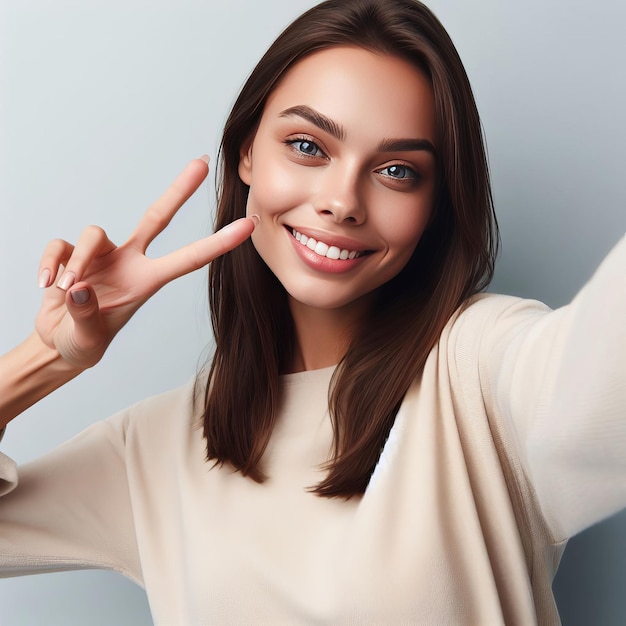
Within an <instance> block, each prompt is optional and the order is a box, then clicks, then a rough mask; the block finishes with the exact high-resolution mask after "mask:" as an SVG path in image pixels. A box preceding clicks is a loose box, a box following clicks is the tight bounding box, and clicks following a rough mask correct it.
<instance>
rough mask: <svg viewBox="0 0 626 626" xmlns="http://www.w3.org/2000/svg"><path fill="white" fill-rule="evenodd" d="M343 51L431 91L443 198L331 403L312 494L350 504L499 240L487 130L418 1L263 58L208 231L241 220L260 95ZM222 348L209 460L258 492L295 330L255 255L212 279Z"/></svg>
mask: <svg viewBox="0 0 626 626" xmlns="http://www.w3.org/2000/svg"><path fill="white" fill-rule="evenodd" d="M338 45H353V46H359V47H362V48H364V49H366V50H369V51H372V52H377V53H383V54H391V55H397V56H399V57H402V58H403V59H407V60H409V61H410V62H412V63H414V64H415V65H416V66H417V67H418V68H420V69H421V70H422V71H423V72H424V73H425V74H426V75H427V76H428V77H429V79H430V82H431V84H432V89H433V93H434V100H435V115H436V137H435V141H436V146H437V153H438V157H437V158H438V161H437V168H438V188H437V194H436V200H435V207H434V213H433V218H432V221H431V224H430V226H429V228H428V229H427V231H426V232H425V233H424V235H423V236H422V238H421V240H420V242H419V244H418V246H417V248H416V250H415V252H414V254H413V256H412V258H411V259H410V261H409V263H408V264H407V265H406V267H405V268H404V269H403V270H402V271H401V272H400V274H399V275H398V276H396V277H395V278H394V279H393V280H391V281H390V282H389V283H387V284H386V285H384V286H383V287H382V288H381V289H380V290H379V295H380V297H379V298H378V299H377V302H376V305H375V307H374V309H373V311H372V312H371V314H370V315H369V317H368V319H367V320H366V321H365V322H364V324H363V325H362V327H361V328H359V329H358V330H357V332H356V334H355V336H354V337H353V338H352V340H351V343H350V346H349V349H348V351H347V353H346V354H345V356H344V357H343V359H342V360H341V362H340V363H339V365H338V367H337V369H336V371H335V373H334V375H333V381H332V384H331V392H330V395H329V407H330V414H331V418H332V423H333V429H334V454H333V456H332V459H331V461H329V463H328V465H327V470H328V473H327V475H326V478H325V479H324V480H323V481H322V482H321V483H320V484H319V485H317V486H315V487H314V488H313V491H314V492H315V493H317V494H318V495H321V496H327V497H336V496H340V497H345V498H349V497H351V496H353V495H356V494H361V493H363V492H364V491H365V488H366V487H367V484H368V481H369V478H370V476H371V473H372V471H373V469H374V467H375V466H376V463H377V461H378V457H379V454H380V450H381V448H382V446H383V444H384V442H385V439H386V437H387V436H388V433H389V430H390V428H391V426H392V425H393V422H394V419H395V416H396V413H397V411H398V408H399V406H400V404H401V402H402V399H403V397H404V395H405V394H406V392H407V390H408V388H409V386H410V384H411V383H412V382H413V381H414V380H415V379H416V378H417V377H419V376H420V374H421V372H422V370H423V367H424V363H425V362H426V358H427V356H428V354H429V352H430V351H431V350H432V348H433V346H434V345H435V344H436V343H437V341H438V339H439V336H440V334H441V332H442V330H443V328H444V326H445V324H446V323H447V322H448V320H449V319H450V317H451V316H452V314H453V313H454V311H455V310H456V309H457V308H458V307H459V306H461V305H462V304H463V302H464V301H465V300H466V299H467V298H468V297H469V296H471V295H472V294H474V293H476V292H477V291H479V290H481V289H483V288H484V287H485V286H486V285H487V284H488V282H489V280H490V279H491V276H492V273H493V264H494V259H495V255H496V251H497V244H498V233H497V224H496V220H495V216H494V213H493V203H492V197H491V188H490V183H489V172H488V167H487V159H486V154H485V147H484V143H483V138H482V130H481V126H480V120H479V117H478V112H477V110H476V104H475V102H474V98H473V95H472V90H471V87H470V84H469V81H468V79H467V75H466V73H465V70H464V68H463V65H462V63H461V60H460V58H459V56H458V53H457V51H456V49H455V47H454V45H453V43H452V41H451V39H450V37H449V36H448V34H447V32H446V31H445V30H444V28H443V26H442V25H441V24H440V23H439V21H438V20H437V18H436V17H435V16H434V15H433V14H432V13H431V12H430V10H429V9H428V8H426V7H425V6H424V5H423V4H421V3H420V2H417V1H415V0H328V1H327V2H323V3H322V4H319V5H318V6H316V7H314V8H312V9H310V10H309V11H307V12H306V13H304V14H303V15H302V16H300V17H299V18H298V19H297V20H296V21H295V22H293V23H292V24H291V25H290V26H289V27H287V29H286V30H285V31H283V33H282V34H281V35H280V36H279V37H278V39H277V40H276V41H275V42H274V43H273V44H272V46H271V47H270V48H269V50H268V51H267V53H266V54H265V55H264V56H263V58H262V59H261V60H260V62H259V63H258V65H257V66H256V68H255V69H254V71H253V72H252V74H251V75H250V77H249V78H248V80H247V82H246V84H245V85H244V87H243V89H242V90H241V93H240V95H239V97H238V99H237V101H236V102H235V105H234V107H233V110H232V112H231V114H230V116H229V118H228V121H227V122H226V126H225V129H224V135H223V139H222V143H221V148H220V162H219V168H218V208H217V218H216V228H221V227H222V226H225V225H226V224H228V223H229V222H231V221H232V220H234V219H236V218H238V217H242V216H243V215H244V214H245V208H246V200H247V194H248V187H247V186H246V185H245V184H244V183H243V182H242V181H241V180H240V179H239V176H238V165H239V159H240V154H241V150H242V147H244V146H246V145H247V143H248V142H249V141H251V139H252V137H253V135H254V132H255V129H256V127H257V125H258V123H259V120H260V118H261V115H262V113H263V108H264V106H265V102H266V100H267V97H268V95H269V94H270V93H271V92H272V90H273V89H274V88H275V87H276V85H277V83H278V82H279V81H280V79H281V78H282V77H283V76H284V74H285V72H286V71H287V70H288V69H289V68H290V67H292V66H293V65H294V64H295V63H296V62H297V61H299V60H300V59H302V58H303V57H305V56H307V55H309V54H311V53H313V52H315V51H318V50H322V49H325V48H330V47H333V46H338ZM209 299H210V305H211V320H212V324H213V332H214V336H215V342H216V350H215V354H214V357H213V361H212V365H211V369H210V373H209V384H208V385H207V392H206V404H205V413H204V435H205V437H206V440H207V458H208V459H209V460H214V461H215V462H216V463H218V464H222V463H228V464H230V465H231V466H232V467H234V468H235V469H237V470H239V471H241V472H242V474H243V475H245V476H249V477H250V478H252V479H253V480H255V481H259V482H260V481H263V480H264V478H265V476H264V474H263V470H262V465H261V459H262V456H263V453H264V451H265V448H266V446H267V444H268V441H269V439H270V436H271V433H272V428H273V425H274V420H275V418H276V413H277V407H278V402H279V375H280V374H281V373H284V372H286V371H288V370H289V367H290V366H291V362H292V358H293V352H294V336H295V331H294V327H293V321H292V318H291V315H290V312H289V308H288V304H287V295H286V293H285V290H284V289H283V287H282V286H281V285H280V283H279V282H278V280H277V279H276V277H275V276H274V275H273V274H272V273H271V272H270V270H269V269H268V268H267V266H266V265H265V264H264V262H263V261H262V260H261V258H260V257H259V255H258V254H257V252H256V250H255V249H254V247H253V245H252V243H251V242H250V241H247V242H246V243H244V244H243V245H242V246H240V247H239V248H237V249H235V250H233V251H232V252H230V253H228V254H226V255H225V256H223V257H221V258H219V259H217V260H215V261H214V262H213V263H212V265H211V268H210V271H209Z"/></svg>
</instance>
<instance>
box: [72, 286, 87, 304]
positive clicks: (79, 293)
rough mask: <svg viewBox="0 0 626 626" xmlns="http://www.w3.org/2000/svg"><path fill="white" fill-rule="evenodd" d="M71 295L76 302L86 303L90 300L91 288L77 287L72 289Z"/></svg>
mask: <svg viewBox="0 0 626 626" xmlns="http://www.w3.org/2000/svg"><path fill="white" fill-rule="evenodd" d="M70 295H71V296H72V300H74V302H75V303H76V304H85V303H86V302H87V301H88V300H89V289H77V290H76V291H71V292H70Z"/></svg>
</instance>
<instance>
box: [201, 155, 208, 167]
mask: <svg viewBox="0 0 626 626" xmlns="http://www.w3.org/2000/svg"><path fill="white" fill-rule="evenodd" d="M200 160H201V161H204V162H205V163H206V164H207V165H208V164H209V155H208V154H203V155H202V156H201V157H200Z"/></svg>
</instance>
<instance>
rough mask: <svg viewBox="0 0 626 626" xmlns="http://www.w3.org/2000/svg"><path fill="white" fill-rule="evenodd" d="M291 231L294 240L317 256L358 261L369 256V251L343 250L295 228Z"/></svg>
mask: <svg viewBox="0 0 626 626" xmlns="http://www.w3.org/2000/svg"><path fill="white" fill-rule="evenodd" d="M289 231H290V232H291V235H292V236H293V237H294V239H295V240H296V241H297V242H298V243H300V245H302V246H304V247H305V248H308V249H309V250H312V251H313V252H315V254H317V255H319V256H322V257H326V258H327V259H334V260H342V261H346V260H348V259H356V258H358V257H360V256H363V255H365V254H368V252H369V251H368V250H347V249H345V248H344V249H341V248H338V247H337V246H331V245H329V244H327V243H324V242H323V241H319V240H317V239H314V238H313V237H307V236H306V235H304V234H302V233H301V232H298V231H297V230H296V229H295V228H290V229H289Z"/></svg>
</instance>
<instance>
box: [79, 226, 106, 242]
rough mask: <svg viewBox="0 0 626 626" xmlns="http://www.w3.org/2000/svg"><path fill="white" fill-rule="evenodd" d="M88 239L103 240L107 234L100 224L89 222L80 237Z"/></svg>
mask: <svg viewBox="0 0 626 626" xmlns="http://www.w3.org/2000/svg"><path fill="white" fill-rule="evenodd" d="M83 237H84V238H85V239H89V240H90V241H96V242H100V241H104V240H105V239H106V238H107V234H106V232H105V231H104V229H103V228H101V227H100V226H96V225H95V224H90V225H89V226H87V227H85V228H84V229H83V232H82V236H81V238H83Z"/></svg>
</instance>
